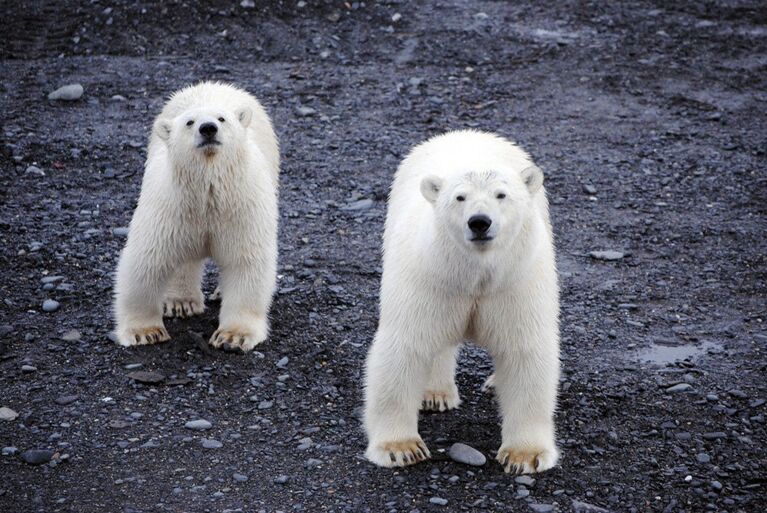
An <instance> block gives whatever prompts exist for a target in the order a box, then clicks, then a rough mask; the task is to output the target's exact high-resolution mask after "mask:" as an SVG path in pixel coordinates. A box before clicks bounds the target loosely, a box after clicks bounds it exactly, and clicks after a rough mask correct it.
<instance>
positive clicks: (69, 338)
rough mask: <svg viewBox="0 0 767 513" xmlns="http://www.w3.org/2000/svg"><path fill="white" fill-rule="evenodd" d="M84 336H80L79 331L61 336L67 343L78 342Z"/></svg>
mask: <svg viewBox="0 0 767 513" xmlns="http://www.w3.org/2000/svg"><path fill="white" fill-rule="evenodd" d="M81 337H82V335H80V332H79V331H77V330H69V331H67V332H66V333H64V334H63V335H61V340H66V341H67V342H76V341H77V340H80V338H81Z"/></svg>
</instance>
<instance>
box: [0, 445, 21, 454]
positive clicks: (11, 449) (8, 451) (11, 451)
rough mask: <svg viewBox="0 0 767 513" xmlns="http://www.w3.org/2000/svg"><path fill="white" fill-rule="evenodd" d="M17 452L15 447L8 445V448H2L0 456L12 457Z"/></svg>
mask: <svg viewBox="0 0 767 513" xmlns="http://www.w3.org/2000/svg"><path fill="white" fill-rule="evenodd" d="M17 452H19V450H18V449H17V448H16V447H14V446H12V445H9V446H8V447H3V451H2V455H3V456H13V455H14V454H16V453H17Z"/></svg>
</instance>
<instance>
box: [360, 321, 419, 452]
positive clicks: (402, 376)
mask: <svg viewBox="0 0 767 513" xmlns="http://www.w3.org/2000/svg"><path fill="white" fill-rule="evenodd" d="M395 337H396V335H394V334H388V333H386V331H384V330H381V329H380V328H379V331H378V333H376V338H375V341H374V342H373V346H372V347H371V349H370V354H369V355H368V360H367V373H366V384H365V429H366V431H367V436H368V447H367V451H366V452H365V455H366V456H367V458H368V459H369V460H370V461H371V462H373V463H375V464H376V465H380V466H382V467H403V466H405V465H410V464H413V463H417V462H419V461H422V460H425V459H428V458H430V457H431V454H430V453H429V450H428V449H427V448H426V444H424V442H423V440H422V439H421V435H419V434H418V409H419V406H420V404H421V398H422V397H423V391H424V389H425V387H426V383H427V376H428V372H429V363H430V361H431V358H429V354H428V353H425V352H423V351H416V350H415V348H417V347H418V343H419V342H420V341H416V340H402V339H400V340H397V341H395V340H394V338H395Z"/></svg>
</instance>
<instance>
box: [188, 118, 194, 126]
mask: <svg viewBox="0 0 767 513" xmlns="http://www.w3.org/2000/svg"><path fill="white" fill-rule="evenodd" d="M192 125H194V120H193V119H190V120H189V121H187V122H186V126H192Z"/></svg>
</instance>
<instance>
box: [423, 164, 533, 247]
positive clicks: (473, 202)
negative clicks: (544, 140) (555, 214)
mask: <svg viewBox="0 0 767 513" xmlns="http://www.w3.org/2000/svg"><path fill="white" fill-rule="evenodd" d="M542 184H543V172H542V171H541V170H540V168H538V167H537V166H535V165H532V164H530V163H526V164H525V165H524V167H523V168H522V169H519V166H518V165H517V166H516V167H511V166H508V167H503V166H496V168H495V169H480V170H476V171H456V172H454V173H448V174H447V175H446V176H436V175H428V176H426V177H424V178H423V179H422V180H421V194H423V196H424V198H426V199H427V200H428V201H429V202H430V203H431V204H432V205H433V207H434V211H435V222H436V223H437V224H438V225H441V227H442V228H443V229H444V230H445V231H446V232H447V233H448V234H450V236H451V237H452V239H453V240H454V241H456V242H457V243H458V244H461V245H464V246H467V247H469V248H471V249H474V250H478V251H486V250H489V249H491V248H500V247H503V246H506V245H508V244H510V243H512V242H513V241H514V239H515V238H516V237H517V235H518V234H519V232H520V230H521V228H522V226H523V224H524V222H525V220H526V219H527V217H528V216H529V215H530V212H531V210H532V209H531V202H532V200H533V197H534V195H535V194H536V193H537V192H538V190H539V189H540V188H541V186H542Z"/></svg>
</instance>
